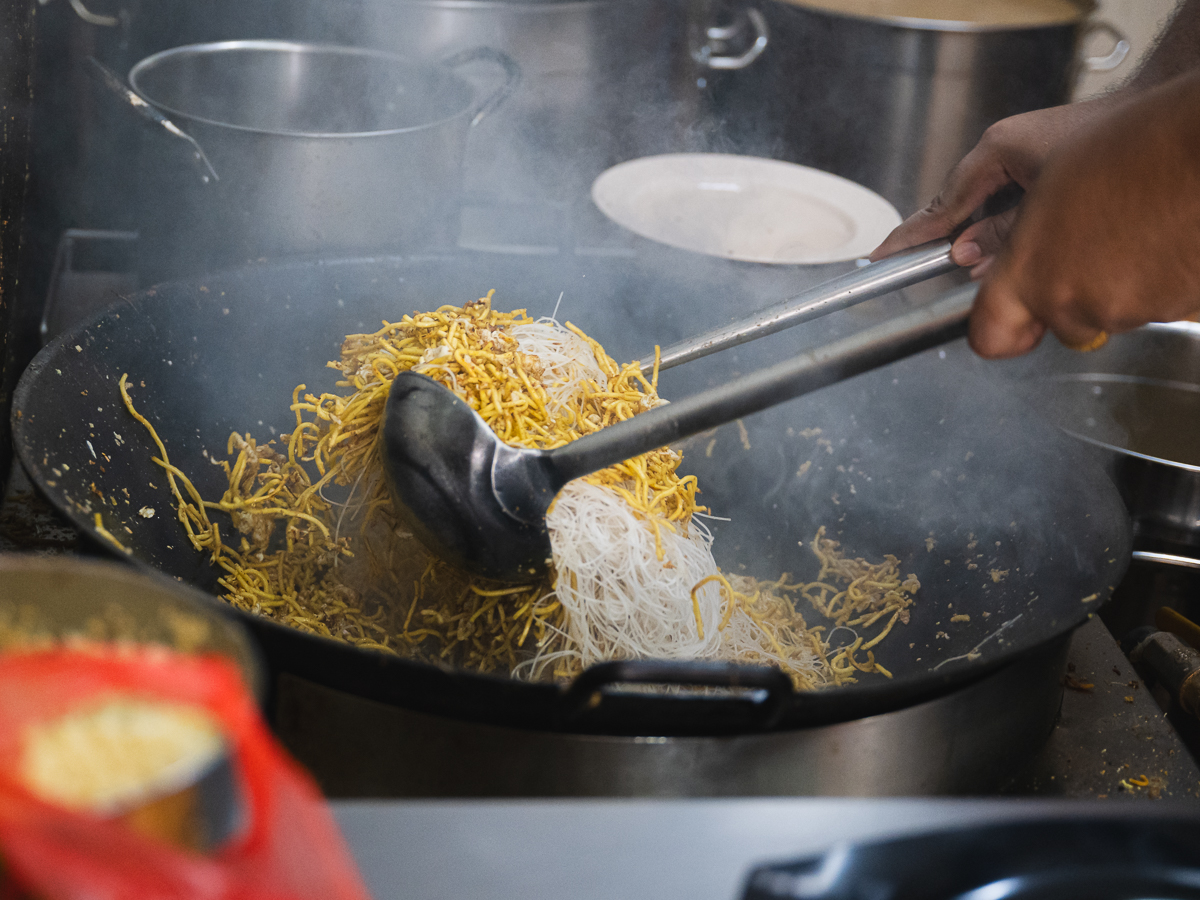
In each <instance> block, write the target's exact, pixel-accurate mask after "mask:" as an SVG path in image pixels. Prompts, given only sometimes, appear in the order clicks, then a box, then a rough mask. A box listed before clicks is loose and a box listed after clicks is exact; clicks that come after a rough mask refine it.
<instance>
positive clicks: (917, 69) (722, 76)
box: [680, 0, 1128, 215]
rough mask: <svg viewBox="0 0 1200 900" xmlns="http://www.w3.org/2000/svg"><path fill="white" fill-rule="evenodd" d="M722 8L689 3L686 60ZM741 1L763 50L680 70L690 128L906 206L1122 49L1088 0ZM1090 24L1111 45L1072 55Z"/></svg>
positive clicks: (1063, 97)
mask: <svg viewBox="0 0 1200 900" xmlns="http://www.w3.org/2000/svg"><path fill="white" fill-rule="evenodd" d="M728 6H729V4H726V3H719V2H696V3H693V4H691V5H690V6H689V10H690V15H691V17H692V21H691V24H690V26H689V33H690V34H691V35H692V36H693V37H692V48H691V49H692V55H693V57H697V56H699V57H702V56H703V54H702V53H700V52H699V49H700V48H698V47H697V45H696V41H697V40H698V39H701V40H702V39H703V35H705V34H706V33H707V30H708V29H710V28H711V27H712V26H714V25H719V24H723V23H727V22H728V17H729V16H731V15H732V16H736V15H738V13H731V12H729V11H728V9H727V8H728ZM749 6H750V7H751V8H754V9H757V10H759V11H760V12H761V13H762V14H763V15H764V16H765V18H766V21H767V25H768V27H769V30H770V41H769V43H768V46H767V47H766V49H765V51H764V52H763V53H762V55H761V56H760V57H759V58H758V59H757V60H756V61H755V62H754V63H752V64H751V65H749V66H746V67H745V68H744V69H742V70H740V71H732V72H722V71H716V70H713V69H709V68H706V67H705V66H703V64H702V63H696V64H695V68H694V74H693V75H692V76H691V77H690V78H688V79H681V81H680V85H681V88H680V90H681V93H682V96H683V97H684V100H685V102H690V103H694V104H695V112H694V113H693V118H694V127H695V128H696V129H699V130H701V131H703V130H705V129H708V130H709V131H711V132H712V134H711V136H710V140H711V142H712V143H713V144H714V145H715V146H716V147H717V148H723V149H735V150H737V151H738V152H750V153H758V154H760V155H767V156H777V157H781V158H784V159H788V160H791V161H794V162H798V163H803V164H806V165H812V166H815V167H817V168H821V169H827V170H829V171H832V172H835V173H837V174H839V175H843V176H845V177H847V178H850V179H852V180H854V181H858V182H861V183H862V184H865V185H866V186H868V187H870V188H872V189H874V190H876V191H878V192H879V193H881V194H882V195H883V196H884V197H886V198H887V199H888V200H890V201H892V202H893V203H894V204H895V205H896V207H897V208H898V209H899V210H900V212H901V213H902V214H904V215H908V214H910V213H912V212H914V211H915V210H916V209H918V208H920V207H921V206H923V205H924V204H925V203H926V202H928V201H929V200H930V199H931V198H932V197H933V196H934V194H935V193H936V192H937V189H938V187H939V186H940V185H941V183H942V181H943V179H944V177H945V176H946V174H947V173H948V172H949V171H950V169H951V168H952V167H953V166H954V164H955V163H957V162H958V160H959V159H961V158H962V157H963V156H964V155H965V154H966V152H967V151H968V150H970V149H971V147H973V146H974V144H975V143H976V141H977V140H978V139H979V137H980V136H981V135H982V134H983V132H984V130H985V129H986V128H987V126H988V125H990V124H991V123H992V122H995V121H997V120H998V119H1001V118H1004V117H1005V116H1009V115H1013V114H1015V113H1020V112H1025V111H1028V110H1031V109H1038V108H1042V107H1047V106H1054V105H1057V104H1059V103H1064V102H1066V101H1067V100H1068V98H1069V96H1070V92H1071V88H1072V85H1073V83H1074V80H1075V78H1076V74H1077V73H1078V72H1079V71H1080V69H1081V68H1085V67H1105V66H1115V65H1118V64H1119V63H1120V61H1121V59H1123V58H1124V54H1125V53H1127V52H1128V42H1127V41H1126V42H1125V43H1122V41H1123V36H1121V35H1119V33H1117V32H1116V30H1115V29H1114V28H1112V26H1109V25H1107V24H1104V25H1100V24H1099V23H1090V22H1089V21H1088V16H1089V15H1090V14H1091V12H1092V11H1093V9H1094V7H1095V4H1094V3H1092V2H1091V0H1082V2H1080V3H1079V4H1078V6H1079V15H1078V18H1077V19H1076V21H1074V22H1068V23H1065V24H1059V25H1050V26H1039V27H1026V28H972V27H971V26H970V25H969V24H966V23H958V22H947V23H941V22H930V21H913V20H911V19H909V20H904V19H899V18H897V19H890V20H889V19H887V18H885V17H879V18H865V17H856V16H851V15H840V14H838V13H834V12H830V11H826V10H821V9H813V8H808V7H806V6H805V4H804V3H803V2H789V0H758V2H751V3H750V4H749ZM723 10H724V12H722V11H723ZM722 16H724V18H723V17H722ZM1096 30H1104V31H1105V32H1107V33H1108V34H1110V36H1112V37H1113V39H1114V41H1115V43H1116V46H1115V47H1114V50H1113V52H1112V53H1111V54H1109V55H1108V56H1107V57H1101V58H1098V59H1094V60H1084V59H1083V58H1082V56H1081V53H1082V50H1081V47H1082V45H1083V43H1084V39H1085V37H1086V36H1087V35H1088V34H1089V33H1092V32H1093V31H1096ZM735 50H736V48H734V49H732V50H729V51H727V52H730V53H732V52H734V51H735ZM697 80H698V81H699V83H700V84H701V88H700V90H699V91H697V90H696V87H695V85H696V84H697ZM717 123H720V124H717Z"/></svg>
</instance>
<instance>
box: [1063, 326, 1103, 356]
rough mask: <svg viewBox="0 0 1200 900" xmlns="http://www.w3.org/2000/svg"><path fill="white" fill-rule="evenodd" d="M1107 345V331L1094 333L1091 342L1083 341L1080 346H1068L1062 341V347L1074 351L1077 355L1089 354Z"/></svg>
mask: <svg viewBox="0 0 1200 900" xmlns="http://www.w3.org/2000/svg"><path fill="white" fill-rule="evenodd" d="M1107 343H1108V332H1107V331H1098V332H1096V336H1095V337H1093V338H1092V339H1091V340H1088V341H1084V342H1083V343H1080V344H1068V343H1067V342H1066V341H1064V342H1063V346H1064V347H1066V348H1067V349H1069V350H1075V351H1076V352H1078V353H1091V352H1092V351H1093V350H1099V349H1100V348H1101V347H1103V346H1104V345H1105V344H1107Z"/></svg>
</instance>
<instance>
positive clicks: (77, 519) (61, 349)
mask: <svg viewBox="0 0 1200 900" xmlns="http://www.w3.org/2000/svg"><path fill="white" fill-rule="evenodd" d="M479 255H480V254H461V253H460V254H457V255H454V256H445V255H440V254H439V255H413V256H401V255H380V256H360V257H352V258H339V259H333V260H331V259H328V258H326V257H320V256H311V257H294V258H291V259H287V260H263V261H258V262H254V263H251V264H250V265H247V266H241V267H236V268H232V269H225V270H222V271H218V272H213V273H210V274H206V275H202V276H199V277H196V278H184V279H180V280H177V281H168V282H163V283H160V284H157V285H152V286H150V287H147V288H144V289H141V290H139V291H137V292H135V293H134V294H131V295H129V296H127V297H124V298H122V300H121V302H120V303H118V304H115V305H113V306H110V307H109V308H107V309H105V310H102V311H100V312H99V313H97V314H96V315H94V316H92V317H91V318H89V319H88V320H86V321H83V322H81V323H79V324H78V325H76V326H74V327H72V328H71V329H69V330H67V331H64V332H63V333H61V334H60V335H58V336H57V337H55V338H54V339H53V340H52V341H50V342H49V343H47V344H46V345H45V346H44V347H43V348H42V349H41V350H40V351H39V352H38V354H37V355H36V356H35V358H34V360H33V361H32V362H31V363H30V364H29V366H28V367H27V368H26V370H25V371H24V372H23V373H22V375H21V378H20V380H19V382H18V384H17V386H16V388H15V390H14V391H13V397H12V401H13V402H12V411H11V414H10V415H11V424H12V432H13V444H14V450H15V456H16V458H17V459H19V460H20V462H21V466H22V468H23V469H24V470H25V472H26V474H27V475H28V477H29V479H30V481H31V483H32V484H33V485H34V486H35V487H36V488H37V490H38V491H39V493H41V494H42V495H43V497H45V498H46V499H47V500H48V501H49V502H50V503H51V504H52V505H53V506H54V507H55V509H56V510H58V511H59V512H60V513H61V514H62V515H63V516H64V517H66V518H67V519H68V520H69V521H70V522H71V524H72V525H73V526H74V527H75V528H76V529H77V530H78V531H79V532H80V534H81V535H82V536H83V537H84V539H85V540H86V541H88V542H89V543H90V544H92V545H93V546H95V547H99V548H102V549H103V550H104V551H105V552H106V553H107V554H108V555H109V556H111V557H114V558H116V559H118V560H121V561H122V562H125V563H126V564H129V565H131V566H132V567H133V568H135V569H139V570H143V571H148V572H152V573H157V574H158V575H159V576H162V577H167V578H170V577H171V576H170V573H168V572H165V571H163V570H162V569H158V568H157V567H155V566H154V565H153V564H152V563H150V562H148V561H146V560H141V559H138V558H135V557H131V556H128V555H125V554H122V553H120V552H119V550H118V549H117V548H116V547H114V546H113V545H112V544H110V543H109V542H108V541H105V540H103V539H102V538H101V536H100V535H99V533H98V532H97V531H96V530H95V528H94V523H93V522H92V521H91V520H90V519H88V518H87V517H86V516H85V515H84V514H83V513H82V512H81V511H80V510H79V509H77V508H76V507H75V506H73V505H72V504H71V503H69V502H65V501H64V500H63V498H62V497H60V496H59V494H58V492H56V491H55V490H54V489H53V487H52V486H50V485H48V484H47V477H46V474H45V473H44V472H43V471H42V468H41V466H40V464H39V463H38V461H37V460H36V459H35V458H34V457H35V452H36V451H35V447H34V446H33V444H32V443H31V442H29V441H28V438H29V423H28V420H27V419H26V418H25V417H24V415H23V411H24V409H25V408H26V406H27V405H28V404H29V401H30V398H31V396H32V395H33V394H34V393H35V388H36V385H37V383H38V382H39V381H40V379H42V378H43V377H48V375H47V372H48V371H54V367H53V366H52V365H51V363H52V360H53V359H54V358H55V357H56V355H58V354H61V357H62V358H63V359H65V360H70V359H72V358H75V357H76V356H79V355H81V354H75V353H68V349H70V348H73V347H74V346H76V345H79V346H82V344H83V339H82V335H84V334H85V333H87V332H88V331H89V330H90V329H92V328H94V327H96V326H99V325H102V324H104V323H105V322H106V321H107V320H110V319H120V318H121V316H122V315H123V314H125V313H126V312H127V311H128V310H129V309H130V308H131V307H133V308H136V307H135V306H134V304H135V303H137V302H139V301H141V302H145V303H147V304H148V305H149V306H150V307H151V308H160V309H161V308H166V307H167V306H168V305H169V304H167V303H164V300H163V297H162V296H161V292H162V291H163V290H164V289H165V288H168V287H171V286H178V287H180V288H186V287H188V286H192V287H194V286H196V285H200V284H202V283H211V282H212V281H214V280H216V279H218V278H230V277H232V278H245V277H247V275H248V274H249V273H253V272H256V271H262V270H265V271H272V272H278V271H288V270H310V269H312V268H314V267H318V268H319V267H332V268H336V267H339V266H347V265H348V266H354V265H363V264H376V265H378V264H385V265H398V266H400V267H402V268H404V269H405V270H406V271H407V270H410V269H411V267H413V266H414V265H417V266H419V265H422V264H430V263H438V264H440V263H444V262H446V261H447V260H461V259H462V258H463V257H464V256H466V257H467V258H470V257H471V256H479ZM485 255H486V254H485ZM204 296H205V297H206V298H208V299H209V300H212V299H213V298H212V297H211V295H210V294H207V293H206V294H205V295H204ZM223 302H228V301H227V300H226V301H223ZM1110 487H1111V494H1112V496H1113V498H1114V499H1115V502H1116V503H1117V504H1118V505H1120V506H1121V508H1122V509H1123V508H1124V507H1123V504H1121V501H1120V498H1119V496H1118V495H1117V492H1116V488H1115V486H1112V485H1110ZM1119 537H1120V538H1121V540H1122V541H1123V548H1122V549H1123V550H1124V552H1123V553H1122V554H1119V555H1118V556H1117V557H1116V559H1119V563H1118V564H1117V567H1116V569H1113V570H1111V572H1112V574H1113V579H1112V584H1113V586H1114V587H1115V585H1116V584H1117V583H1118V582H1119V581H1120V579H1121V578H1122V577H1123V576H1124V573H1125V571H1126V570H1127V569H1128V567H1129V564H1130V561H1131V549H1132V534H1131V529H1130V526H1129V520H1128V517H1126V520H1125V528H1124V529H1123V531H1122V532H1121V534H1120V535H1119ZM1106 555H1107V554H1106ZM187 586H188V587H189V588H191V589H192V590H193V591H196V592H197V593H199V594H201V595H203V596H204V597H206V598H208V599H209V601H210V602H212V603H215V604H218V605H219V607H220V608H221V609H223V610H226V611H231V612H232V613H233V614H234V615H235V616H237V617H238V619H239V621H240V622H241V623H242V624H243V625H245V626H246V627H248V628H249V629H250V631H251V633H252V635H253V637H254V640H255V641H256V643H257V644H258V647H259V649H260V651H261V652H262V656H263V658H264V660H265V662H266V668H267V669H268V671H269V672H270V674H272V675H274V674H276V673H275V671H274V670H275V665H274V663H273V658H272V654H271V653H270V652H269V651H268V650H267V649H265V648H264V647H263V646H262V644H263V637H262V636H261V635H262V634H265V635H268V636H269V638H268V640H269V641H271V642H273V639H274V638H279V639H282V640H286V641H287V642H289V643H292V644H294V645H295V646H296V648H297V649H298V651H300V652H296V653H292V654H289V655H290V656H300V657H305V656H312V655H316V656H319V655H320V653H318V654H311V653H308V652H305V650H304V648H313V649H320V650H321V652H322V653H326V654H333V655H335V656H337V657H344V658H346V659H348V660H351V661H353V662H354V664H355V667H356V668H359V669H364V670H379V669H381V668H392V667H399V668H400V670H401V671H408V672H409V673H410V674H412V675H415V676H420V677H424V678H427V679H428V678H433V679H444V678H448V679H450V680H452V681H453V682H456V683H458V684H457V685H456V687H455V689H456V690H458V689H460V688H461V686H462V685H464V684H465V685H466V686H467V689H468V690H469V689H470V685H472V684H475V685H478V686H479V689H480V690H483V691H484V692H488V691H494V692H519V693H525V694H526V695H527V696H529V697H530V698H533V697H534V696H535V695H537V697H538V698H539V699H540V702H542V703H543V704H550V705H551V706H553V707H560V706H561V701H562V700H563V698H564V697H566V695H567V693H568V691H569V689H570V687H571V685H572V684H573V683H574V680H573V681H572V682H569V683H565V684H563V683H557V682H529V681H519V680H517V679H513V678H511V677H507V676H500V675H495V674H491V673H482V672H476V671H472V670H469V669H454V668H451V667H449V666H438V665H435V664H432V663H427V662H424V661H421V660H415V659H411V658H406V657H402V656H399V655H398V654H386V653H383V652H381V651H371V650H366V649H361V648H358V647H356V646H354V645H352V644H349V643H345V642H342V641H337V640H334V639H332V638H323V637H320V636H318V635H312V634H307V633H305V632H301V631H299V630H297V629H293V628H289V627H288V626H286V625H282V624H280V623H278V622H275V621H274V620H271V619H268V618H266V617H262V616H257V615H254V614H252V613H248V612H245V611H243V610H240V609H237V608H234V607H231V606H229V605H228V604H226V603H225V602H224V601H223V600H221V598H220V597H219V596H217V595H215V594H211V593H209V592H208V591H207V590H204V589H203V588H201V587H199V586H198V585H192V584H188V585H187ZM1093 614H1094V608H1092V606H1091V604H1078V606H1077V612H1076V613H1075V614H1074V615H1071V616H1064V617H1063V619H1064V621H1061V622H1059V623H1058V624H1057V626H1056V627H1055V628H1054V629H1053V630H1050V631H1047V632H1046V633H1045V634H1043V635H1042V636H1041V637H1040V638H1039V639H1038V640H1037V641H1034V642H1030V643H1028V644H1026V645H1024V646H1021V647H1019V648H1016V649H1010V650H1008V651H1002V652H1001V653H999V654H998V655H996V656H992V657H989V658H986V659H983V660H972V661H971V662H970V664H969V667H963V668H958V669H954V670H952V671H950V672H947V673H944V674H942V673H939V672H937V671H935V670H932V669H931V670H927V671H925V672H922V673H919V674H916V675H909V676H907V677H905V678H904V679H903V680H902V681H900V682H897V681H894V680H881V681H879V682H872V683H868V684H863V683H858V684H855V685H849V686H845V687H840V688H829V689H823V690H817V691H811V692H804V691H793V693H792V694H791V695H790V697H789V698H788V703H787V706H786V709H785V712H784V714H783V716H782V717H781V718H782V721H781V722H780V723H779V724H773V725H770V726H768V727H766V728H763V729H746V730H744V731H737V732H734V734H757V733H764V732H785V731H792V730H803V729H807V728H816V727H823V726H825V725H834V724H838V723H842V722H851V721H856V720H859V719H863V718H868V717H872V716H876V715H886V714H887V713H890V712H894V711H897V710H901V709H906V708H909V707H912V706H916V705H919V704H922V703H925V702H928V701H931V700H936V699H938V698H940V697H944V696H946V695H948V694H950V693H953V692H955V691H957V690H960V689H962V688H965V687H968V686H970V685H972V684H975V683H977V682H978V681H981V680H983V679H985V678H987V677H989V676H991V675H993V674H995V673H996V672H998V671H1000V670H1001V669H1004V668H1007V667H1009V666H1010V665H1013V664H1017V663H1019V662H1020V660H1021V659H1023V658H1024V657H1025V656H1026V655H1027V654H1029V653H1034V652H1037V651H1038V650H1039V649H1042V648H1044V647H1045V646H1046V645H1047V644H1049V643H1051V642H1053V641H1056V640H1059V639H1063V638H1065V637H1066V636H1068V635H1069V634H1071V633H1072V632H1074V631H1075V629H1077V628H1078V627H1080V626H1081V625H1082V624H1084V622H1086V621H1087V620H1088V619H1089V618H1091V616H1092V615H1093ZM667 662H669V661H667ZM681 662H687V661H681ZM598 665H604V663H600V664H598ZM764 668H773V667H764ZM312 670H313V671H314V672H315V671H316V670H321V673H322V675H324V676H325V677H312V676H310V675H307V674H305V673H304V672H302V671H296V670H294V669H292V668H288V669H286V670H283V671H287V672H289V673H292V674H296V675H299V676H300V677H305V678H310V679H311V680H313V681H316V682H317V683H320V684H324V685H326V686H329V687H332V688H335V689H339V690H343V691H347V692H349V693H353V694H355V695H356V696H360V697H365V698H367V699H372V700H377V701H379V702H383V703H388V704H391V705H393V706H399V707H401V708H406V709H412V710H416V711H418V712H426V713H430V714H433V715H440V716H443V717H447V718H451V719H457V720H459V721H467V722H481V723H488V724H499V725H503V726H506V727H512V728H517V729H522V730H529V731H551V732H566V733H578V734H594V735H624V734H630V735H632V734H638V735H642V734H649V733H648V732H643V731H638V732H623V731H616V732H614V731H610V730H606V729H604V730H591V729H589V728H586V727H582V728H574V727H570V726H564V725H563V722H562V717H561V715H553V716H547V715H546V714H545V711H542V713H541V717H540V718H541V720H540V721H539V722H537V723H533V722H531V721H519V722H514V721H513V720H512V719H511V718H504V717H495V716H492V715H487V714H478V713H476V714H474V715H470V714H466V713H465V712H464V711H462V710H461V709H456V710H447V709H446V708H441V707H432V706H425V705H421V704H417V703H414V702H412V700H411V699H410V700H405V701H401V700H397V699H396V697H395V693H396V692H395V691H388V690H381V689H376V690H373V691H370V692H364V691H363V690H362V688H361V685H362V681H361V680H360V681H357V682H354V684H353V686H349V685H350V682H353V681H354V679H353V673H351V675H350V676H349V677H346V678H332V679H331V678H329V677H327V673H326V672H325V669H324V666H323V665H321V664H317V665H314V666H312ZM587 671H591V669H590V668H589V669H588V670H585V672H587ZM776 671H778V670H776ZM579 677H582V676H577V678H579ZM401 693H403V692H401ZM657 696H658V697H659V698H660V699H666V698H665V697H664V696H663V695H657ZM838 696H840V697H845V698H847V699H846V701H826V700H824V699H823V698H824V697H838ZM460 705H461V704H460ZM827 707H834V708H833V709H828V708H827ZM556 712H558V713H562V712H563V710H561V709H558V710H556ZM654 734H655V735H656V736H664V737H687V736H706V735H707V733H704V732H702V733H699V734H697V733H695V732H692V731H677V730H674V729H670V728H667V729H664V730H662V731H659V732H654ZM707 736H715V735H707Z"/></svg>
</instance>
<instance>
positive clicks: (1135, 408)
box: [1010, 322, 1200, 556]
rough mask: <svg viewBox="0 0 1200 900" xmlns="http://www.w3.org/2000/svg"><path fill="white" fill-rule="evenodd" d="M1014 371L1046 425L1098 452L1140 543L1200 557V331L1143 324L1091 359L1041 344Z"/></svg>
mask: <svg viewBox="0 0 1200 900" xmlns="http://www.w3.org/2000/svg"><path fill="white" fill-rule="evenodd" d="M1010 366H1011V368H1012V369H1013V371H1014V372H1015V373H1018V374H1019V375H1020V376H1021V377H1022V379H1023V380H1024V382H1025V384H1024V387H1025V388H1026V390H1027V391H1028V392H1029V394H1030V397H1031V400H1032V402H1033V403H1034V404H1036V405H1037V406H1038V407H1040V408H1041V409H1042V410H1043V412H1044V413H1045V414H1046V415H1047V416H1048V417H1050V419H1051V420H1052V421H1054V422H1055V423H1056V424H1058V425H1059V426H1060V427H1061V428H1063V429H1064V430H1065V431H1067V432H1068V433H1069V434H1073V435H1074V436H1076V437H1078V438H1081V439H1082V440H1084V441H1087V442H1088V443H1090V444H1092V445H1093V446H1095V447H1096V448H1097V449H1098V450H1099V452H1100V455H1101V456H1102V458H1103V460H1104V462H1105V465H1106V466H1107V468H1108V469H1109V471H1110V473H1111V474H1112V477H1113V480H1114V481H1115V482H1116V484H1117V487H1118V488H1119V489H1120V492H1121V496H1122V498H1123V499H1124V501H1125V504H1126V506H1127V507H1128V508H1129V512H1130V515H1131V516H1132V517H1133V522H1134V526H1135V529H1136V532H1135V533H1136V534H1137V535H1138V536H1139V537H1143V538H1147V539H1152V540H1159V541H1166V542H1169V543H1171V544H1178V545H1186V546H1188V547H1191V548H1197V549H1194V550H1193V551H1191V555H1193V556H1197V555H1200V325H1197V324H1196V323H1194V322H1171V323H1163V324H1151V325H1146V326H1144V327H1142V328H1138V329H1136V330H1135V331H1131V332H1128V333H1126V334H1121V335H1116V336H1114V337H1113V338H1112V339H1111V340H1110V341H1109V342H1108V343H1107V344H1106V345H1105V346H1104V347H1102V348H1101V349H1100V350H1098V351H1096V352H1094V353H1088V354H1080V353H1074V352H1072V351H1070V350H1067V349H1065V348H1063V346H1062V345H1061V344H1059V343H1058V342H1057V341H1052V340H1047V341H1046V342H1045V344H1044V345H1043V347H1041V348H1040V349H1039V350H1038V352H1037V353H1036V354H1034V355H1033V356H1032V357H1030V358H1029V359H1027V360H1020V361H1016V362H1014V363H1012V364H1010Z"/></svg>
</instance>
